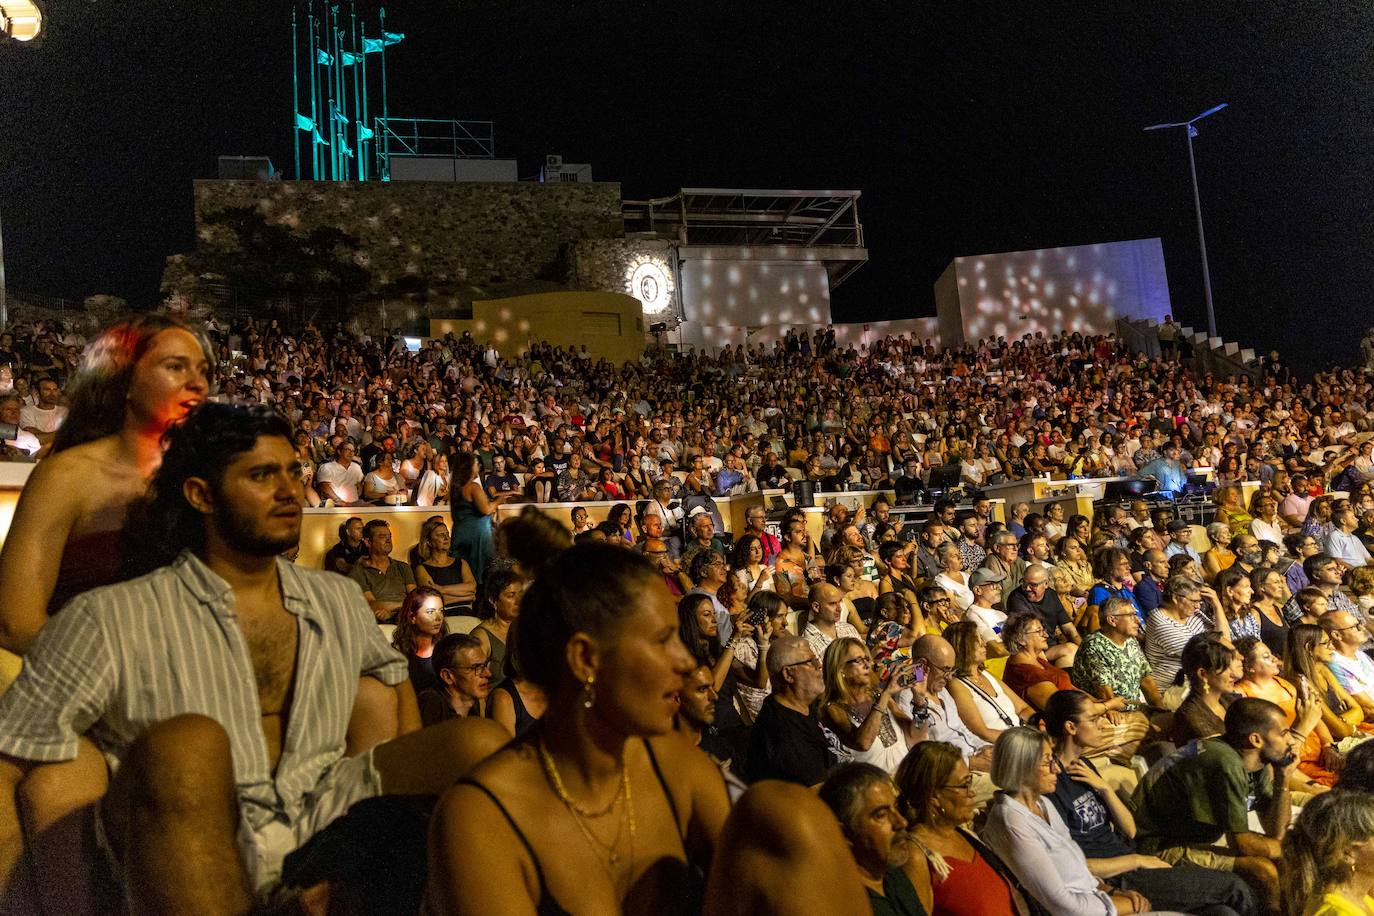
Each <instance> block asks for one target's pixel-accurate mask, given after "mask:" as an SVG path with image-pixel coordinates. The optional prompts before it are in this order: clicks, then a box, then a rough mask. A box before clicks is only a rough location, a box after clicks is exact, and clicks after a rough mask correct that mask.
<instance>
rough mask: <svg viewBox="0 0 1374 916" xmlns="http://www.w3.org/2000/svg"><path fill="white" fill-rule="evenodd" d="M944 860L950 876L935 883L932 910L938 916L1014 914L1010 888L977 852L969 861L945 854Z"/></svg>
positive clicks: (1001, 915) (1014, 907)
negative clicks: (939, 915) (933, 907)
mask: <svg viewBox="0 0 1374 916" xmlns="http://www.w3.org/2000/svg"><path fill="white" fill-rule="evenodd" d="M945 864H946V865H948V866H949V877H948V878H945V880H943V881H941V882H940V883H939V884H936V885H935V888H934V890H935V912H937V913H939V914H941V916H1016V906H1015V904H1013V903H1012V899H1011V888H1010V887H1008V886H1007V882H1006V880H1005V879H1003V877H1002V876H1001V875H999V874H997V872H995V871H993V868H992V866H991V865H989V864H988V863H987V862H985V861H984V860H983V857H982V856H980V855H978V853H977V852H974V854H973V861H972V862H964V861H962V860H960V859H953V858H950V857H949V856H945ZM931 877H932V878H933V877H934V875H932V876H931Z"/></svg>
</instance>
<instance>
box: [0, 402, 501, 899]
mask: <svg viewBox="0 0 1374 916" xmlns="http://www.w3.org/2000/svg"><path fill="white" fill-rule="evenodd" d="M150 494H151V498H150V501H149V503H148V504H147V505H146V507H145V508H144V517H142V518H139V519H137V520H135V521H136V522H137V524H138V527H137V528H136V529H134V530H138V531H140V532H141V533H142V534H143V535H144V537H143V538H142V539H141V540H140V549H141V550H142V551H144V554H143V558H144V559H145V561H146V562H147V564H148V566H152V567H155V568H153V569H152V571H151V572H149V573H148V574H147V575H143V576H141V577H139V578H135V579H132V580H130V581H127V582H123V583H120V584H118V585H113V586H109V587H107V588H102V589H96V590H94V591H90V592H86V593H85V594H83V595H80V596H78V597H77V598H75V599H74V600H72V601H71V602H70V603H69V604H67V605H66V607H65V609H64V610H63V612H62V613H61V614H59V615H57V616H56V617H54V618H53V619H52V620H51V621H50V622H49V623H48V625H47V626H46V627H44V629H43V631H42V633H41V634H40V635H39V638H38V639H37V641H36V642H35V643H34V644H33V647H32V649H31V650H30V651H29V653H28V655H27V656H26V657H25V664H24V671H23V673H22V675H21V676H20V678H19V679H18V680H17V681H16V682H15V683H14V685H13V686H12V687H11V688H10V689H9V691H7V692H6V693H5V695H4V696H3V698H0V772H2V773H3V776H4V779H5V780H6V782H9V781H11V780H13V779H14V778H15V777H16V775H17V774H23V773H27V772H29V771H31V770H32V769H34V768H35V767H36V766H38V765H39V764H40V763H42V762H45V761H56V760H70V759H72V758H73V757H74V756H75V755H76V752H77V739H78V738H79V737H80V736H81V735H83V734H86V735H88V736H89V737H90V738H91V739H92V740H94V741H95V743H96V744H97V746H98V747H99V750H100V751H101V752H102V753H103V754H104V755H105V757H106V759H109V760H113V761H117V763H118V766H117V768H116V769H115V773H114V775H113V776H112V777H111V780H110V787H109V790H108V792H107V794H106V795H105V797H104V798H103V800H101V801H100V802H99V803H98V806H97V808H98V810H96V811H95V812H93V813H92V814H93V820H94V822H95V823H93V824H92V825H91V826H92V829H94V831H95V836H97V837H99V838H100V844H101V846H103V847H104V848H103V849H102V850H101V853H102V855H100V856H99V857H98V858H99V859H100V860H101V861H100V866H108V868H109V870H110V871H111V872H112V875H111V877H112V878H113V879H114V880H115V881H116V882H117V883H118V884H119V886H120V893H121V896H122V897H123V900H124V902H125V903H126V904H127V906H128V907H129V908H130V909H131V910H132V911H135V912H159V913H173V912H176V913H183V912H184V913H244V912H248V911H249V909H250V907H251V906H252V905H253V904H254V903H255V902H259V903H260V902H262V901H264V900H265V899H266V898H267V897H269V896H273V897H274V898H275V897H277V896H278V894H279V893H284V894H288V895H289V894H291V893H294V892H296V891H301V890H302V889H303V888H305V887H307V886H310V887H315V886H316V885H319V883H320V882H321V881H324V882H326V883H328V884H329V885H330V886H328V887H323V890H322V891H321V890H317V891H310V892H305V893H306V894H307V895H308V894H312V893H323V895H324V897H326V898H327V897H329V895H330V894H331V893H332V892H333V890H335V889H337V887H338V885H337V884H335V883H334V882H336V881H344V880H345V875H344V873H343V872H342V870H340V869H338V868H337V866H339V865H341V863H340V862H339V861H338V860H337V859H336V860H332V861H326V860H328V859H329V857H328V856H304V857H297V858H296V859H294V860H293V862H292V863H291V864H290V867H286V866H287V863H286V862H285V861H284V860H285V859H286V857H287V855H288V854H290V853H291V852H293V851H295V850H296V849H297V848H299V847H301V846H304V845H305V844H306V843H307V842H308V841H309V840H310V839H311V838H312V837H313V836H315V835H317V834H320V833H322V832H328V831H330V829H331V825H334V824H335V822H340V823H339V824H338V828H337V829H335V830H334V831H333V835H334V840H333V841H332V842H328V841H327V842H323V843H321V844H319V845H318V846H316V849H330V850H333V852H334V854H336V855H337V853H338V852H339V850H340V848H341V847H340V846H339V844H338V840H339V839H340V838H342V837H346V836H348V835H349V834H350V833H352V834H354V836H353V839H354V840H355V841H357V840H359V839H361V837H360V836H359V835H358V834H359V831H357V830H356V829H354V830H350V828H349V825H348V823H347V822H346V821H341V819H343V818H344V816H345V814H346V813H347V812H348V810H349V808H350V807H352V806H353V805H354V803H356V802H361V801H364V800H367V799H373V798H376V797H377V796H381V795H384V794H387V795H393V794H394V795H431V794H437V793H438V792H440V791H442V790H443V789H444V788H445V787H446V786H447V785H448V784H450V783H451V782H452V781H453V779H454V777H455V775H456V774H460V773H462V772H464V771H465V770H466V769H467V768H468V767H469V766H471V765H472V764H473V763H475V762H476V761H478V760H479V759H481V758H482V757H483V756H485V755H486V754H488V753H490V752H491V751H492V750H495V749H496V747H498V746H499V745H500V744H501V743H502V742H503V741H504V740H505V738H504V736H503V734H498V733H494V731H493V729H491V728H489V727H488V723H477V724H472V723H446V724H445V725H444V726H441V727H436V728H434V729H427V730H424V731H420V732H415V733H413V734H407V735H404V736H402V737H400V738H396V739H395V740H392V741H389V742H386V743H383V744H378V745H376V746H375V747H372V748H370V749H366V750H362V752H361V753H358V754H357V755H356V756H354V757H345V756H344V752H345V747H346V739H347V737H348V735H347V733H348V731H349V726H350V722H349V713H350V710H352V709H353V706H354V699H355V697H356V696H357V694H358V692H359V682H360V678H361V679H373V678H375V679H376V680H378V681H380V682H381V683H382V684H385V685H388V686H390V687H391V688H392V690H391V692H390V693H391V701H392V704H393V709H392V712H393V715H394V716H395V717H396V719H397V720H398V721H399V722H400V723H401V728H400V730H401V731H405V730H409V729H413V727H414V723H415V722H416V721H417V719H418V712H417V710H416V707H415V697H414V694H413V692H412V691H411V689H410V686H409V683H408V681H407V676H406V663H405V659H404V658H403V657H402V656H401V655H400V654H399V653H398V652H396V651H395V650H393V649H392V648H390V647H389V646H388V645H387V644H386V642H385V640H384V639H383V638H382V636H381V634H380V631H379V630H378V628H377V625H376V623H375V621H374V619H373V617H372V615H371V614H370V613H369V611H368V608H367V605H366V604H365V603H363V600H362V595H361V594H360V593H359V591H358V589H357V587H356V586H354V585H352V584H350V583H346V582H345V581H344V580H343V579H342V578H341V577H340V576H338V575H335V574H333V573H330V572H327V571H324V570H306V569H301V568H300V567H297V566H295V565H293V564H291V563H289V562H287V561H286V560H283V559H281V558H280V557H279V556H278V555H279V554H280V553H281V552H282V551H284V550H286V549H288V548H290V547H291V546H292V545H294V544H296V543H297V542H298V541H299V539H300V525H301V503H302V499H303V489H302V484H301V479H300V464H299V462H298V461H297V459H296V456H295V453H294V450H293V449H292V445H291V430H290V427H289V426H288V425H287V424H286V422H285V421H284V420H282V419H280V418H279V417H277V416H276V415H274V414H272V413H270V412H267V411H263V410H260V409H250V408H241V407H232V406H229V405H224V404H206V405H203V406H202V407H201V408H199V409H197V410H196V411H195V412H194V413H192V414H191V415H190V416H189V417H188V419H187V420H186V421H185V422H184V423H182V424H181V425H180V426H177V427H174V428H173V429H172V430H171V431H170V432H169V433H168V434H167V451H166V453H165V455H164V457H163V461H162V465H161V467H160V468H159V469H158V471H157V473H156V474H155V475H154V477H153V480H152V483H151V488H150ZM178 551H180V552H179V553H178ZM159 564H160V565H159ZM379 689H380V688H379ZM490 724H491V725H494V724H495V723H490ZM503 731H504V730H500V729H499V728H498V729H496V730H495V732H503ZM393 733H394V730H393ZM355 750H356V748H355ZM440 761H442V762H440ZM393 814H396V813H395V812H393ZM87 816H91V814H88V815H87ZM397 817H398V819H399V815H397ZM419 829H420V833H419V835H418V836H417V837H409V836H407V837H406V839H407V841H408V842H410V843H412V844H413V845H415V846H416V849H413V850H411V852H410V853H409V854H414V855H419V856H421V857H423V849H424V846H423V842H424V840H423V826H422V825H419ZM382 836H383V835H382V834H377V835H376V840H378V841H381V840H382ZM385 842H386V844H387V845H386V846H379V847H378V848H377V849H375V851H374V853H373V855H378V856H380V855H391V854H394V853H395V846H396V843H397V835H396V834H391V835H390V836H388V837H387V838H386V840H385ZM302 867H303V868H304V869H305V872H304V873H302V871H301V868H302ZM284 870H285V874H283V872H284ZM307 875H308V876H307ZM358 890H359V888H357V887H355V888H354V891H358ZM387 892H388V893H397V892H401V893H403V892H404V891H397V890H396V889H388V891H387ZM415 894H416V903H417V904H418V889H415ZM288 899H289V897H288ZM367 908H368V904H367V903H366V902H364V904H363V909H364V910H366V909H367Z"/></svg>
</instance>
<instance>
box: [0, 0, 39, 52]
mask: <svg viewBox="0 0 1374 916" xmlns="http://www.w3.org/2000/svg"><path fill="white" fill-rule="evenodd" d="M42 31H43V8H42V7H40V6H39V5H38V3H37V0H0V38H8V39H11V40H13V41H19V42H29V41H33V40H34V39H36V38H37V37H38V36H39V33H41V32H42Z"/></svg>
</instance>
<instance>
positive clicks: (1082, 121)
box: [0, 0, 1374, 363]
mask: <svg viewBox="0 0 1374 916" xmlns="http://www.w3.org/2000/svg"><path fill="white" fill-rule="evenodd" d="M48 5H49V7H50V30H49V35H48V37H47V39H46V40H45V42H44V43H43V45H42V46H41V47H38V48H21V49H17V48H14V47H5V48H0V214H2V215H3V220H4V234H5V251H6V256H7V257H6V262H7V269H8V274H9V284H10V286H11V287H12V288H13V289H16V290H25V291H33V292H39V293H44V294H49V295H61V296H67V297H81V296H84V295H88V294H91V293H95V292H112V293H115V294H118V295H122V296H125V297H126V298H129V299H130V300H131V301H133V302H135V303H136V304H150V303H152V302H154V301H155V299H156V290H157V280H158V277H159V276H160V273H161V269H162V261H163V258H164V257H165V256H166V255H167V254H169V253H172V252H175V251H180V250H186V249H189V248H190V247H191V245H192V239H191V209H190V180H191V179H192V178H200V177H213V173H214V167H215V157H216V156H217V155H221V154H246V155H255V154H257V155H260V154H266V155H270V156H271V157H272V158H273V160H274V162H276V163H277V164H278V166H279V167H285V168H288V169H289V167H290V163H291V158H292V157H291V146H290V143H291V136H292V135H291V131H290V112H291V101H290V92H291V87H290V76H289V74H290V40H289V39H290V31H289V4H288V3H286V2H284V0H278V2H267V0H239V2H235V3H225V4H209V3H198V2H196V3H192V2H186V0H123V2H116V0H96V2H91V0H50V2H49V4H48ZM1032 7H1036V8H1035V9H1032ZM388 16H389V19H388V23H389V26H390V27H391V28H394V29H396V30H398V31H403V32H405V33H407V34H408V36H409V38H408V39H407V41H406V42H405V43H404V44H402V45H400V46H398V47H396V48H394V49H393V53H391V54H390V55H389V56H388V67H389V70H390V77H391V89H392V92H391V112H392V114H393V115H407V116H415V117H431V118H448V117H463V118H474V119H489V120H493V121H495V122H496V136H497V146H498V149H497V152H498V154H499V155H503V156H512V155H514V156H518V157H519V158H520V160H521V173H522V174H530V173H532V172H533V171H535V170H536V169H537V167H538V163H539V162H540V161H541V157H542V155H543V154H544V153H548V152H557V153H561V154H563V156H564V157H565V158H566V159H568V160H569V161H579V162H583V161H585V162H591V163H592V164H593V167H594V169H595V174H596V177H597V178H599V179H607V180H619V181H621V182H623V184H624V186H625V193H626V194H627V195H629V196H647V195H654V196H658V195H666V194H670V193H672V192H673V191H675V190H676V189H678V188H680V187H683V186H689V187H690V186H697V187H740V188H750V187H755V188H774V187H776V188H857V189H859V190H861V191H862V192H863V199H862V201H861V205H860V214H861V217H862V219H863V222H864V225H865V229H866V233H867V238H868V244H869V249H870V256H871V261H870V263H869V265H868V266H867V267H865V268H864V269H863V270H862V271H860V272H859V273H858V274H857V275H855V277H854V278H853V279H851V280H850V281H849V282H848V283H847V284H846V285H845V286H843V287H842V288H840V289H839V290H838V291H837V292H836V293H835V296H834V301H833V310H834V315H835V318H836V319H837V320H840V321H844V320H864V319H873V320H877V319H883V318H896V317H906V316H916V315H928V314H933V313H934V303H933V297H932V294H931V284H932V282H933V281H934V279H935V278H936V276H937V275H938V274H939V273H940V271H941V270H942V269H943V268H944V266H945V265H946V264H947V263H948V261H949V259H950V258H951V257H953V256H955V255H964V254H978V253H983V252H993V251H1006V250H1015V249H1025V248H1040V247H1050V246H1056V245H1071V244H1082V243H1088V242H1097V241H1110V240H1115V239H1125V238H1137V237H1146V236H1154V235H1160V236H1162V237H1163V238H1164V252H1165V259H1166V263H1167V266H1168V272H1169V279H1170V288H1171V293H1172V296H1173V301H1174V307H1175V311H1176V313H1177V314H1179V315H1180V316H1182V317H1183V318H1184V319H1185V320H1186V321H1189V322H1192V323H1195V324H1197V325H1198V326H1202V325H1203V324H1205V321H1204V318H1203V314H1204V313H1203V306H1202V291H1201V289H1202V288H1201V279H1200V267H1199V259H1198V254H1197V236H1196V231H1195V228H1194V221H1193V211H1192V198H1191V192H1190V190H1189V185H1188V178H1187V153H1186V148H1185V146H1184V141H1183V137H1182V134H1181V133H1180V132H1172V133H1169V134H1163V133H1157V134H1144V133H1142V132H1141V130H1140V128H1141V127H1143V126H1144V125H1146V124H1150V123H1154V122H1157V121H1172V120H1182V119H1186V118H1188V117H1191V116H1192V115H1194V114H1196V113H1198V112H1200V111H1202V110H1203V109H1205V108H1207V107H1209V106H1211V105H1213V104H1215V103H1217V102H1221V101H1226V102H1229V103H1230V105H1231V107H1230V108H1229V109H1227V110H1226V111H1224V112H1223V113H1221V114H1219V115H1217V116H1215V117H1214V118H1211V119H1209V120H1208V121H1207V122H1205V123H1204V124H1203V125H1202V127H1201V130H1202V135H1201V137H1200V138H1199V140H1198V143H1197V153H1198V173H1199V180H1200V182H1201V185H1202V193H1203V209H1204V215H1205V217H1206V225H1207V232H1208V241H1209V253H1210V255H1211V268H1212V279H1213V288H1214V291H1215V296H1216V303H1217V316H1218V320H1219V324H1220V326H1221V329H1222V332H1223V334H1226V335H1228V336H1230V337H1232V338H1236V339H1240V340H1242V341H1243V342H1244V343H1246V344H1251V345H1259V346H1263V347H1269V346H1277V347H1280V348H1281V349H1282V350H1283V351H1284V352H1285V353H1289V354H1291V356H1292V357H1293V358H1294V359H1295V360H1299V361H1301V362H1303V363H1310V362H1313V361H1317V360H1320V361H1322V362H1326V361H1327V360H1328V359H1331V358H1335V357H1341V358H1347V359H1348V358H1349V357H1350V355H1351V354H1353V352H1354V349H1355V344H1356V342H1357V341H1358V338H1359V333H1358V332H1359V331H1362V330H1363V328H1364V327H1365V326H1367V325H1370V324H1374V309H1371V308H1370V306H1369V304H1368V303H1369V290H1370V289H1371V287H1372V286H1374V245H1371V242H1374V237H1372V236H1374V227H1372V225H1371V220H1370V216H1371V209H1374V208H1372V206H1371V205H1372V204H1374V183H1372V182H1371V180H1370V178H1371V176H1372V175H1374V8H1371V6H1370V5H1369V4H1368V3H1367V2H1362V3H1349V4H1345V3H1334V2H1310V0H1309V2H1302V0H1298V2H1293V3H1287V4H1277V3H1237V2H1234V0H1228V2H1223V3H1198V2H1186V3H1185V2H1178V3H1165V2H1157V0H1151V2H1140V0H1134V2H1129V3H1124V2H1123V3H1103V2H1097V3H1081V4H1069V3H1065V4H1054V5H1049V4H1025V3H1014V2H1009V0H1002V2H998V3H950V2H939V3H936V2H929V3H916V2H903V3H897V2H893V3H870V2H862V0H855V2H850V3H835V2H833V0H832V2H827V3H816V2H808V0H795V2H791V3H774V2H739V0H734V2H702V3H679V4H668V3H624V2H613V0H600V2H578V3H569V2H557V0H539V2H516V0H506V2H497V0H486V2H461V3H459V2H445V0H395V2H393V3H391V4H390V5H389V6H388Z"/></svg>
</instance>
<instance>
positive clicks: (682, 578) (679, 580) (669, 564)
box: [644, 516, 693, 598]
mask: <svg viewBox="0 0 1374 916" xmlns="http://www.w3.org/2000/svg"><path fill="white" fill-rule="evenodd" d="M650 517H651V518H654V519H657V516H650ZM646 527H652V526H646ZM644 556H645V558H646V559H647V560H648V561H649V562H650V563H652V564H653V565H654V568H655V569H657V570H658V572H659V575H660V576H662V577H663V583H664V585H666V586H667V587H668V591H669V592H671V593H672V595H673V597H674V598H681V597H682V596H683V595H685V594H687V592H689V591H690V590H691V589H692V587H693V586H692V580H691V579H689V578H688V577H687V574H686V573H685V572H683V570H682V565H681V564H680V563H678V561H677V560H675V559H673V556H672V551H671V550H670V549H669V547H668V542H667V541H665V540H662V539H661V538H656V537H650V538H649V539H647V540H646V541H645V542H644Z"/></svg>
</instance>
